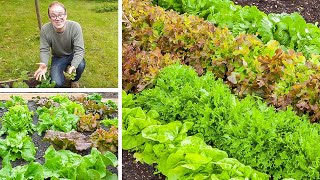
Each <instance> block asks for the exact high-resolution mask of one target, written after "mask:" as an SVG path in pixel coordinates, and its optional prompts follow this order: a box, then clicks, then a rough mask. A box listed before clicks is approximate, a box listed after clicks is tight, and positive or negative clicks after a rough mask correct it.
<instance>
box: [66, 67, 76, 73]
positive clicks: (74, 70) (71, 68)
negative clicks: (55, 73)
mask: <svg viewBox="0 0 320 180" xmlns="http://www.w3.org/2000/svg"><path fill="white" fill-rule="evenodd" d="M72 72H76V68H75V67H74V66H70V67H69V69H68V70H67V73H68V74H71V73H72Z"/></svg>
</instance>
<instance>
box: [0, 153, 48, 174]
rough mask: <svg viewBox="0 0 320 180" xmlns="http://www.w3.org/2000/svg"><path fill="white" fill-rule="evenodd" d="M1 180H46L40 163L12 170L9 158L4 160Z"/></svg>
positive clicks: (31, 163)
mask: <svg viewBox="0 0 320 180" xmlns="http://www.w3.org/2000/svg"><path fill="white" fill-rule="evenodd" d="M2 165H3V168H2V169H1V170H0V179H10V180H11V179H37V180H42V179H44V174H43V167H42V165H41V164H40V163H38V162H30V163H29V164H27V165H24V166H16V167H15V168H12V166H11V163H10V160H9V156H6V157H4V158H3V161H2Z"/></svg>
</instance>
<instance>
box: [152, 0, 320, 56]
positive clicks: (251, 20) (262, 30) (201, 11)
mask: <svg viewBox="0 0 320 180" xmlns="http://www.w3.org/2000/svg"><path fill="white" fill-rule="evenodd" d="M153 3H155V4H157V5H159V6H161V7H163V8H165V9H174V10H176V11H178V12H180V13H182V14H183V13H189V14H193V15H198V16H200V17H203V18H204V19H206V20H208V21H210V22H212V23H214V24H215V25H217V26H218V27H221V28H224V27H227V28H228V29H230V31H231V32H232V33H233V35H234V36H238V35H239V34H241V33H247V34H257V36H258V37H259V38H260V39H261V40H262V41H263V42H264V43H267V42H268V41H270V40H273V39H274V40H277V41H279V42H280V44H281V45H283V46H285V47H287V48H290V49H294V50H296V51H301V52H303V53H304V54H305V55H306V56H307V57H311V56H312V54H315V55H319V54H320V46H319V42H320V38H319V34H320V29H319V28H318V27H317V24H311V23H306V21H305V20H304V19H303V17H302V16H301V15H300V14H299V13H297V12H295V13H291V14H286V13H281V14H273V13H271V14H268V15H267V14H265V13H263V12H262V11H260V10H259V9H258V8H257V7H256V6H244V7H241V6H239V5H235V4H234V2H233V1H230V0H223V1H222V0H210V1H207V0H202V1H194V0H175V1H172V0H157V1H153ZM176 4H180V6H177V5H176ZM297 24H298V26H297ZM310 39H312V41H310Z"/></svg>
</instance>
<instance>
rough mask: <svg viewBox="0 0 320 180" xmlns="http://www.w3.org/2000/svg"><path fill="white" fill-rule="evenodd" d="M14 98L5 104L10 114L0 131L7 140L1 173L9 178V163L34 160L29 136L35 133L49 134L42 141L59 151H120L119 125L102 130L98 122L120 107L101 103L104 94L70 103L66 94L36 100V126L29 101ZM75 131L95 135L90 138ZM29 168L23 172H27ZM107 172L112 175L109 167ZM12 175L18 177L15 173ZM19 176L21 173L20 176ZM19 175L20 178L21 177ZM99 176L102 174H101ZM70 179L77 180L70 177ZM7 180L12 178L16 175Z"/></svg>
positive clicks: (2, 145) (1, 141) (1, 143)
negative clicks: (19, 160) (28, 104)
mask: <svg viewBox="0 0 320 180" xmlns="http://www.w3.org/2000/svg"><path fill="white" fill-rule="evenodd" d="M11 98H12V100H9V101H6V102H5V103H2V107H4V108H6V109H8V111H7V112H5V113H4V115H3V117H2V118H1V125H2V128H1V131H0V132H1V135H3V134H4V135H5V139H0V149H1V153H0V157H2V158H3V159H4V166H3V169H4V170H2V171H3V172H7V173H6V175H7V174H8V173H9V172H8V171H9V170H10V169H11V164H10V161H14V160H16V159H21V158H22V159H24V160H26V161H33V160H35V154H36V149H37V148H36V147H35V146H34V144H33V142H32V139H31V137H30V136H29V134H31V133H33V131H37V132H38V134H39V135H40V136H41V135H42V132H44V131H45V132H46V135H45V137H44V139H43V140H44V141H49V142H50V143H51V144H53V145H54V147H55V148H56V149H62V150H65V149H68V150H71V151H74V152H80V151H85V150H89V149H90V148H93V149H98V150H99V151H100V152H101V153H103V154H105V153H111V152H109V151H112V152H116V151H117V146H118V130H117V127H115V126H114V124H116V123H113V124H112V126H111V125H108V124H106V125H107V126H104V127H105V128H104V129H102V128H101V127H100V122H99V121H97V119H104V118H107V117H109V115H110V114H111V113H113V112H116V111H117V107H116V104H114V103H111V102H109V101H108V102H107V103H103V102H101V98H102V96H101V95H98V94H93V95H89V96H88V97H86V98H85V99H83V98H82V99H77V100H76V99H72V100H70V99H69V98H68V97H67V96H66V95H56V96H52V97H50V98H40V97H38V98H35V99H34V101H35V102H36V104H37V105H38V108H37V110H36V113H37V114H38V123H37V124H33V123H32V116H33V114H34V112H33V111H29V109H28V106H27V101H25V100H23V99H22V98H21V97H19V96H12V97H11ZM85 113H88V114H85ZM93 114H94V115H93ZM103 121H104V122H107V121H110V122H113V120H111V119H104V120H103ZM105 129H107V130H105ZM76 130H77V131H80V132H84V131H87V132H93V131H94V132H93V133H92V134H91V135H90V137H89V138H88V137H87V136H85V135H83V134H82V133H79V132H77V131H76ZM7 161H9V162H7ZM8 163H9V165H8ZM57 163H58V162H57ZM33 164H34V163H33ZM94 166H95V167H97V166H96V165H94ZM27 167H28V166H26V167H24V168H23V169H24V170H25V169H27ZM32 167H33V165H32ZM20 168H21V167H19V168H18V169H20ZM100 168H101V167H100ZM69 170H70V169H69ZM105 171H106V172H108V173H109V171H107V169H106V168H105ZM10 172H11V170H10ZM12 173H13V175H14V177H16V175H15V173H14V171H12ZM12 173H9V174H12ZM94 174H95V175H97V174H96V173H94ZM94 174H91V175H94ZM17 175H19V174H17ZM20 175H22V174H21V173H20ZM20 175H19V176H17V177H19V178H20ZM91 175H90V176H91ZM100 175H102V174H101V173H100ZM4 177H5V176H4ZM52 177H55V176H52ZM61 177H63V176H61ZM65 177H67V176H65ZM68 177H70V178H71V179H75V178H73V177H71V176H68ZM94 177H96V176H94ZM102 177H104V175H103V176H101V178H102ZM7 178H13V176H8V177H7ZM13 179H15V178H13ZM22 179H23V178H22Z"/></svg>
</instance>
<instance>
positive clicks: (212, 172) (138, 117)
mask: <svg viewBox="0 0 320 180" xmlns="http://www.w3.org/2000/svg"><path fill="white" fill-rule="evenodd" d="M123 117H124V118H123V121H124V122H125V126H123V128H124V129H123V149H129V150H130V149H131V150H136V153H135V154H134V156H135V158H136V159H137V160H138V161H141V162H146V163H147V164H150V165H151V164H153V163H156V164H157V165H156V167H157V169H158V171H159V172H161V173H163V174H164V175H165V176H167V178H168V179H207V178H210V179H232V178H237V179H268V176H267V175H266V174H263V173H260V172H257V171H255V170H253V169H252V168H251V167H249V166H245V165H243V164H241V163H240V162H239V161H237V160H236V159H232V158H228V155H227V153H226V152H225V151H221V150H219V149H216V148H212V147H211V146H208V145H207V144H205V142H204V141H203V139H202V138H200V136H199V137H197V136H187V132H188V130H189V129H191V128H192V126H193V123H190V122H186V123H184V124H182V123H181V122H179V121H174V122H171V123H168V124H164V125H159V124H158V121H156V120H154V121H152V120H151V119H154V118H155V119H157V117H159V114H157V112H156V111H154V110H151V111H149V112H148V113H145V112H144V111H142V110H141V108H139V107H135V108H125V109H124V111H123ZM143 120H144V121H145V122H148V124H147V123H144V125H142V126H141V122H144V121H143ZM150 120H151V121H150ZM138 128H141V129H138ZM139 130H141V131H139ZM138 137H139V138H138ZM129 139H131V140H132V141H129ZM133 141H134V142H133Z"/></svg>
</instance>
